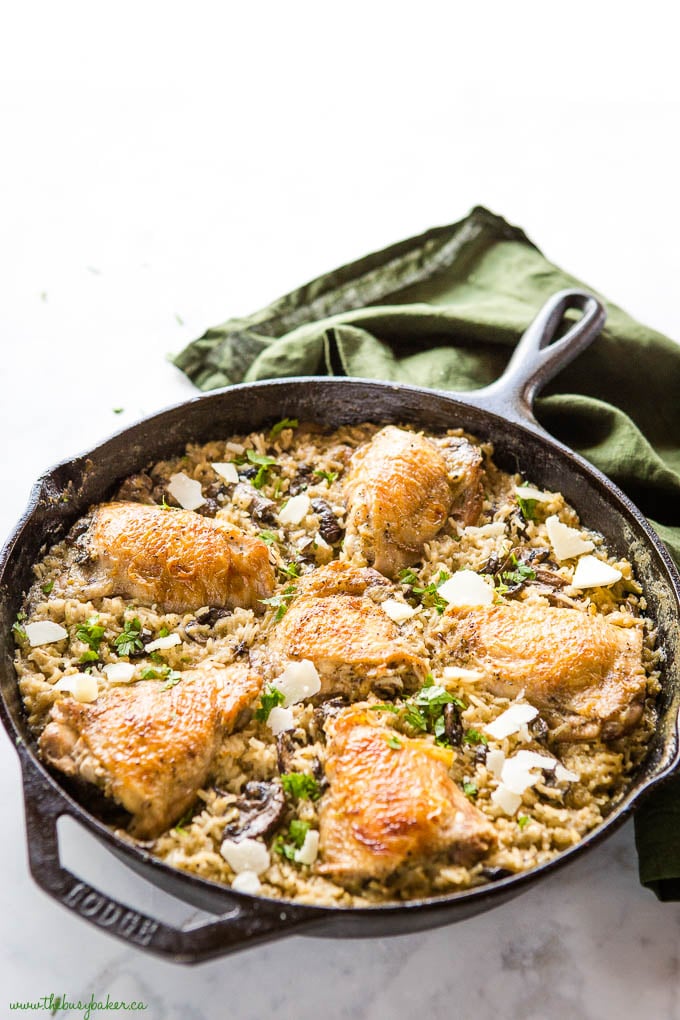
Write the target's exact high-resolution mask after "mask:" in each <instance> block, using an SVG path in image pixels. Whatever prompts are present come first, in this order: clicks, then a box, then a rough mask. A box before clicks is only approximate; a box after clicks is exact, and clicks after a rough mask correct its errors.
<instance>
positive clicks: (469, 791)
mask: <svg viewBox="0 0 680 1020" xmlns="http://www.w3.org/2000/svg"><path fill="white" fill-rule="evenodd" d="M478 792H479V791H478V790H477V787H476V785H475V784H474V783H463V793H464V794H465V796H466V797H470V799H471V800H474V798H475V797H476V796H477V794H478Z"/></svg>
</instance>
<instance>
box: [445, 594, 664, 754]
mask: <svg viewBox="0 0 680 1020" xmlns="http://www.w3.org/2000/svg"><path fill="white" fill-rule="evenodd" d="M446 617H447V620H451V621H452V624H453V626H452V627H451V630H450V631H449V633H448V636H447V647H448V650H449V651H450V653H451V654H452V656H453V661H454V662H456V663H457V664H460V665H461V666H465V667H469V668H472V669H477V670H479V671H480V672H481V673H483V674H484V676H485V680H484V681H483V684H484V686H485V687H486V689H487V690H489V691H491V693H492V694H496V695H499V696H501V697H507V698H514V697H515V696H516V695H518V694H519V693H520V691H524V696H525V698H526V699H527V701H529V702H530V703H531V704H532V705H534V706H535V707H536V708H538V709H539V711H540V712H541V713H542V715H543V717H544V718H545V720H546V722H547V723H548V725H549V726H550V727H551V729H552V734H551V735H552V737H553V738H554V739H556V740H593V739H595V738H597V737H601V738H602V739H603V740H612V739H614V738H615V737H619V736H621V735H622V734H624V733H627V732H628V731H629V730H631V729H632V728H633V727H634V726H635V725H636V724H637V723H638V722H639V720H640V717H641V715H642V710H643V700H644V696H645V689H646V687H645V674H644V669H643V665H642V631H641V630H640V629H639V628H638V627H618V626H616V625H615V624H613V623H608V622H607V619H606V618H605V617H602V616H590V615H588V614H587V613H582V612H581V611H580V610H578V609H553V608H550V607H544V606H528V605H525V604H514V603H513V604H508V605H495V606H484V607H477V608H463V607H453V606H452V607H450V608H449V609H448V610H447V612H446Z"/></svg>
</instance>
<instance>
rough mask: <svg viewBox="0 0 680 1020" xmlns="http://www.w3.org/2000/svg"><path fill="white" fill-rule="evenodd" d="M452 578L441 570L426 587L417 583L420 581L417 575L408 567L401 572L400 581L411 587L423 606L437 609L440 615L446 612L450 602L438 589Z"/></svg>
mask: <svg viewBox="0 0 680 1020" xmlns="http://www.w3.org/2000/svg"><path fill="white" fill-rule="evenodd" d="M450 576H451V575H450V574H449V573H448V572H447V571H446V570H440V571H439V574H438V576H437V577H436V579H435V580H434V581H431V582H430V583H429V584H426V585H420V584H417V583H416V582H417V581H418V580H419V578H418V576H417V574H415V573H414V571H413V570H411V569H410V568H408V567H406V568H405V569H404V570H401V571H400V572H399V580H400V581H401V582H402V584H408V585H410V586H411V592H412V594H413V595H415V596H416V597H417V598H418V600H419V601H420V603H421V605H423V606H425V608H426V609H436V610H437V612H438V613H440V614H441V613H443V612H444V610H445V609H446V607H447V605H448V602H447V601H446V599H444V598H442V596H441V595H440V594H439V592H438V590H437V589H438V588H439V587H440V586H441V585H442V584H443V583H444V581H448V579H449V578H450Z"/></svg>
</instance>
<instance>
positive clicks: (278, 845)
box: [272, 818, 310, 861]
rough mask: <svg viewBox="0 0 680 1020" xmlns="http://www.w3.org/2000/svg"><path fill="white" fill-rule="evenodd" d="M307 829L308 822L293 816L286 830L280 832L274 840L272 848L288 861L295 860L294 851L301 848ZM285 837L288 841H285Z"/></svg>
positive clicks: (308, 826)
mask: <svg viewBox="0 0 680 1020" xmlns="http://www.w3.org/2000/svg"><path fill="white" fill-rule="evenodd" d="M309 829H310V825H309V822H303V821H302V819H301V818H293V820H292V821H291V823H290V825H289V826H288V832H286V833H280V834H279V835H278V836H277V837H276V839H275V840H274V842H273V844H272V850H273V851H274V853H277V854H280V855H281V856H282V857H285V858H286V859H287V860H289V861H293V860H295V851H296V850H301V849H302V846H303V844H304V842H305V836H306V835H307V833H308V832H309ZM286 839H288V840H289V842H286Z"/></svg>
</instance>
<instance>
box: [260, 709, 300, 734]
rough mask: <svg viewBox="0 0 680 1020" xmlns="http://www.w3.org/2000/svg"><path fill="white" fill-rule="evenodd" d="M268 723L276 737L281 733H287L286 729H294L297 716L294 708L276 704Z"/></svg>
mask: <svg viewBox="0 0 680 1020" xmlns="http://www.w3.org/2000/svg"><path fill="white" fill-rule="evenodd" d="M267 725H268V726H269V728H270V730H271V731H272V733H273V734H274V736H275V737H278V735H279V733H285V732H286V730H294V729H295V718H294V717H293V711H292V709H290V708H281V706H280V705H275V706H274V708H273V709H272V710H271V712H270V713H269V717H268V719H267Z"/></svg>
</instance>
